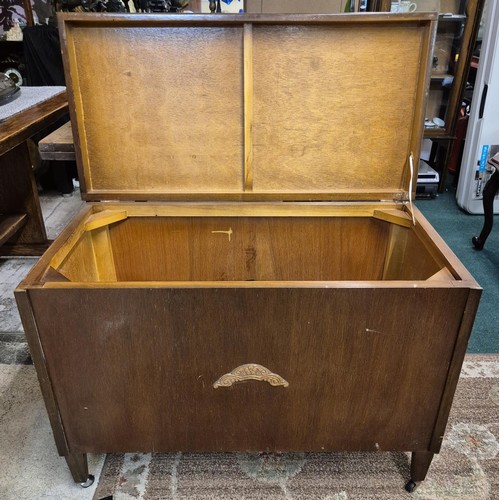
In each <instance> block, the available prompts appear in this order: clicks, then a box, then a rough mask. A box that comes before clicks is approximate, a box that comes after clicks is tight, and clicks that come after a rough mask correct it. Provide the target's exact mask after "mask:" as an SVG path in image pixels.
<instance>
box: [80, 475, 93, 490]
mask: <svg viewBox="0 0 500 500" xmlns="http://www.w3.org/2000/svg"><path fill="white" fill-rule="evenodd" d="M94 480H95V477H94V476H93V475H92V474H89V477H88V479H87V480H86V481H85V482H84V483H80V486H81V487H82V488H88V487H89V486H92V485H93V484H94Z"/></svg>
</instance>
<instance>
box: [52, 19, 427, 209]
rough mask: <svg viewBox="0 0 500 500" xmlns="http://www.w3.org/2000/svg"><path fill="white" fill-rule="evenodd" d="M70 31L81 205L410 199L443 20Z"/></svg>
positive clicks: (84, 26)
mask: <svg viewBox="0 0 500 500" xmlns="http://www.w3.org/2000/svg"><path fill="white" fill-rule="evenodd" d="M60 20H61V27H62V33H63V37H62V40H63V53H64V56H65V57H64V61H65V70H66V76H67V82H68V86H69V97H70V104H71V107H70V108H71V112H72V120H73V123H74V124H75V125H76V130H75V133H76V138H77V144H76V151H77V160H78V165H79V170H80V176H81V179H82V193H83V197H84V198H86V199H93V200H95V199H128V200H138V199H142V200H147V199H155V200H158V199H176V200H178V199H185V200H189V199H193V200H199V199H221V198H222V199H240V200H244V199H249V200H253V199H259V197H260V198H262V199H279V200H283V199H284V200H286V199H307V200H311V199H318V200H319V199H332V200H334V199H346V200H356V199H357V200H380V199H391V198H387V197H390V196H392V195H396V196H398V193H401V192H403V191H407V190H408V186H409V167H408V157H409V155H410V153H412V152H413V153H414V152H415V151H416V150H418V148H419V147H420V142H421V138H422V133H423V115H424V110H425V96H426V90H427V88H428V83H429V79H430V76H429V75H430V67H429V54H430V51H429V48H430V47H432V40H433V32H434V31H433V30H435V24H436V23H435V16H434V17H432V16H431V15H430V14H418V15H417V14H405V15H404V16H403V15H399V14H393V15H375V14H366V15H363V16H355V15H345V16H291V17H289V16H243V15H242V16H221V17H216V16H212V17H210V16H182V15H178V16H156V15H155V16H140V15H138V16H137V17H136V16H126V15H107V16H102V15H101V16H98V15H92V14H85V15H71V14H66V15H62V16H60ZM433 23H434V25H433Z"/></svg>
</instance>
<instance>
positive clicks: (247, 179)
mask: <svg viewBox="0 0 500 500" xmlns="http://www.w3.org/2000/svg"><path fill="white" fill-rule="evenodd" d="M243 30H244V31H243V33H244V34H243V85H244V110H245V111H244V115H245V124H244V127H245V138H244V143H245V152H244V155H245V160H244V161H245V165H244V190H245V191H253V38H252V24H251V23H245V25H244V28H243Z"/></svg>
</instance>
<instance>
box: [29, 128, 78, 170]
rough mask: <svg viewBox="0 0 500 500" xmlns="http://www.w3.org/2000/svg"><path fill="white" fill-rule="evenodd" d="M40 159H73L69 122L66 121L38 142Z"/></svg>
mask: <svg viewBox="0 0 500 500" xmlns="http://www.w3.org/2000/svg"><path fill="white" fill-rule="evenodd" d="M38 150H39V151H40V157H41V158H42V160H59V161H68V160H75V145H74V144H73V131H72V130H71V122H67V123H65V124H64V125H62V126H61V127H59V128H58V129H57V130H54V132H52V133H51V134H49V135H48V136H47V137H44V138H43V139H42V140H41V141H40V142H39V143H38Z"/></svg>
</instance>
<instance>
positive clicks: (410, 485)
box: [405, 479, 417, 493]
mask: <svg viewBox="0 0 500 500" xmlns="http://www.w3.org/2000/svg"><path fill="white" fill-rule="evenodd" d="M416 487H417V483H415V481H412V480H411V479H410V480H409V481H408V482H407V483H406V486H405V490H406V491H407V492H408V493H413V492H414V491H415V488H416Z"/></svg>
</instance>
